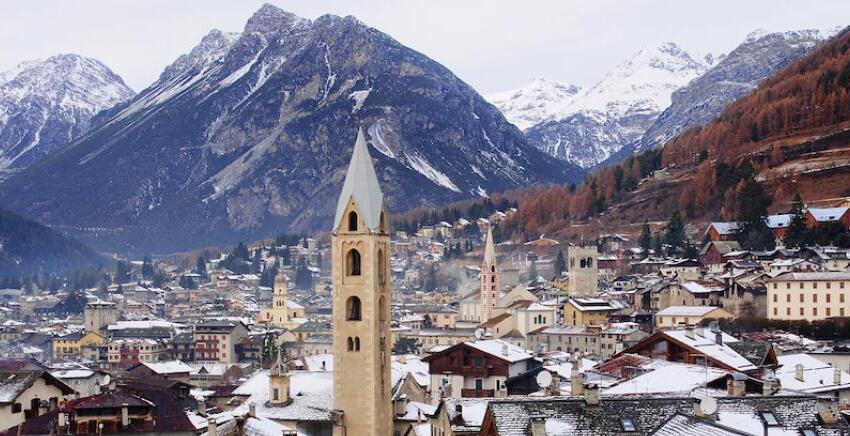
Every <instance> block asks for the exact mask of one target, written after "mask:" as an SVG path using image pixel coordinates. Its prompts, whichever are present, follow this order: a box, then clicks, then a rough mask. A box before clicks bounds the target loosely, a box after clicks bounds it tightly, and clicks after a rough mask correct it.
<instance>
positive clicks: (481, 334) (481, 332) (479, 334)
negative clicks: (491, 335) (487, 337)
mask: <svg viewBox="0 0 850 436" xmlns="http://www.w3.org/2000/svg"><path fill="white" fill-rule="evenodd" d="M483 337H484V330H482V329H477V330H475V339H478V340H481V338H483Z"/></svg>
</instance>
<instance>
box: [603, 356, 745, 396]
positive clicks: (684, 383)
mask: <svg viewBox="0 0 850 436" xmlns="http://www.w3.org/2000/svg"><path fill="white" fill-rule="evenodd" d="M644 368H648V369H650V371H649V372H646V373H644V374H641V375H639V376H637V377H634V378H632V379H631V380H625V381H623V382H621V383H619V384H617V385H615V386H612V387H610V388H608V389H605V390H604V391H603V394H606V395H632V394H658V393H687V392H690V391H692V390H693V389H695V388H698V387H701V386H704V385H705V384H706V383H708V382H711V381H714V380H717V379H719V378H721V377H725V376H726V375H727V374H729V372H728V371H726V370H723V369H719V368H712V367H707V366H702V365H690V364H686V363H678V362H668V361H665V360H653V361H652V362H650V364H648V365H646V366H644Z"/></svg>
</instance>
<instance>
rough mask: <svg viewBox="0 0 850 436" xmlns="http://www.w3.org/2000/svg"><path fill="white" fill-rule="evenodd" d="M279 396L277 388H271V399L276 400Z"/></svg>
mask: <svg viewBox="0 0 850 436" xmlns="http://www.w3.org/2000/svg"><path fill="white" fill-rule="evenodd" d="M279 398H280V393H279V392H278V390H277V388H274V389H272V400H273V401H277V400H278V399H279Z"/></svg>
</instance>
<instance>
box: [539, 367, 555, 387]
mask: <svg viewBox="0 0 850 436" xmlns="http://www.w3.org/2000/svg"><path fill="white" fill-rule="evenodd" d="M551 384H552V373H551V372H549V371H546V370H543V371H540V372H539V373H538V374H537V386H540V387H541V388H544V389H545V388H548V387H549V386H550V385H551Z"/></svg>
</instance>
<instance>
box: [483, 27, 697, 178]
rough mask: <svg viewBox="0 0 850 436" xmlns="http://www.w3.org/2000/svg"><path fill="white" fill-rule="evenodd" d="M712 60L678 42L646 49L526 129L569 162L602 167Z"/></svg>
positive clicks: (536, 143) (542, 146) (531, 138)
mask: <svg viewBox="0 0 850 436" xmlns="http://www.w3.org/2000/svg"><path fill="white" fill-rule="evenodd" d="M711 62H713V59H711V58H709V57H706V58H698V57H695V56H692V55H691V54H689V53H687V52H686V51H684V50H682V49H681V48H680V47H679V46H677V45H676V44H673V43H664V44H659V45H656V46H650V47H646V48H644V49H643V50H641V51H640V52H638V53H637V54H636V55H635V56H634V57H633V58H631V59H629V60H628V61H626V62H624V63H623V64H620V65H619V66H617V67H616V68H615V69H614V70H612V71H611V72H609V73H608V74H607V75H606V76H605V77H604V78H603V79H602V80H601V81H599V82H598V83H597V84H596V85H594V86H593V87H591V88H589V89H587V90H585V91H584V92H581V93H579V94H578V95H576V96H575V97H574V98H572V99H571V100H570V101H569V103H568V104H565V105H563V106H562V107H560V108H559V110H558V111H557V112H555V113H553V114H551V115H550V116H549V117H548V119H546V120H544V121H542V122H539V123H537V124H535V125H533V126H531V127H529V128H528V129H526V130H525V133H526V137H527V138H528V141H529V143H530V144H532V145H534V146H535V147H537V148H539V149H540V150H543V151H545V152H546V153H548V154H550V155H552V156H555V157H557V158H560V159H563V160H566V161H567V162H571V163H574V164H577V165H579V166H581V167H583V168H588V167H592V166H594V165H597V164H599V163H600V162H602V161H604V160H605V159H607V158H608V157H609V156H611V155H612V154H614V153H617V152H618V151H620V149H621V148H623V147H625V146H626V145H627V144H629V143H631V142H633V141H635V140H637V139H638V138H640V137H641V135H642V134H643V132H644V131H645V130H646V129H647V128H649V126H651V125H652V123H653V122H654V121H655V118H656V117H657V116H658V115H659V114H660V113H661V111H663V110H664V109H665V108H666V107H667V106H669V105H670V94H672V92H673V91H675V90H676V89H678V88H680V87H682V86H683V85H685V84H687V83H688V82H689V81H691V80H692V79H694V78H696V77H699V76H700V75H701V74H702V73H704V72H705V71H706V70H707V69H708V68H709V67H710V66H711ZM500 107H504V106H503V105H502V106H500Z"/></svg>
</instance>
